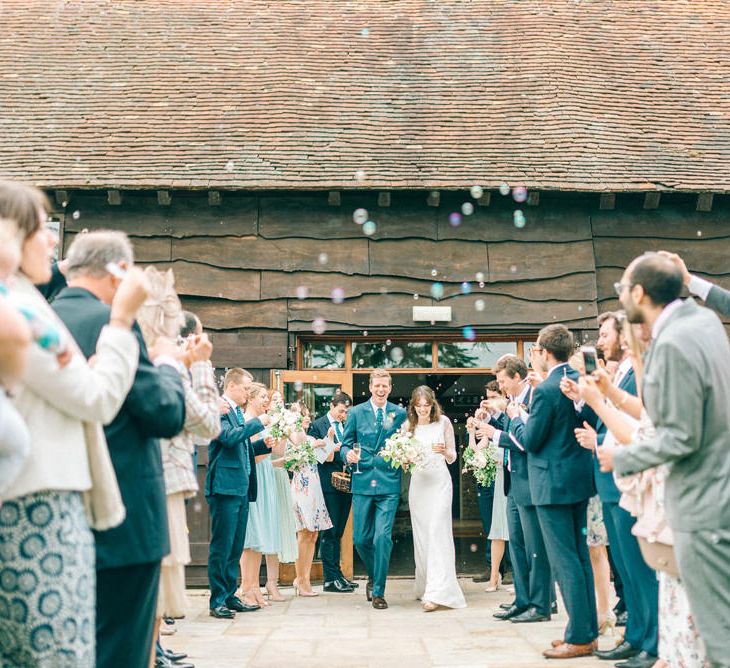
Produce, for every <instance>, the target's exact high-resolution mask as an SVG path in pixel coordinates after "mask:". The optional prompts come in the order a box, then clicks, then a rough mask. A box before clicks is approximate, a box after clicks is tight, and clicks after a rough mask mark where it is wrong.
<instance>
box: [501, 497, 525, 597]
mask: <svg viewBox="0 0 730 668" xmlns="http://www.w3.org/2000/svg"><path fill="white" fill-rule="evenodd" d="M507 528H508V530H509V556H510V560H511V561H512V578H513V580H514V584H515V603H514V604H515V606H516V607H518V608H519V609H520V610H525V609H527V607H528V606H529V604H530V567H529V566H528V561H527V551H526V550H525V536H524V533H523V532H522V523H521V522H520V511H519V510H518V509H517V504H516V503H515V500H514V499H513V498H512V497H511V496H508V497H507Z"/></svg>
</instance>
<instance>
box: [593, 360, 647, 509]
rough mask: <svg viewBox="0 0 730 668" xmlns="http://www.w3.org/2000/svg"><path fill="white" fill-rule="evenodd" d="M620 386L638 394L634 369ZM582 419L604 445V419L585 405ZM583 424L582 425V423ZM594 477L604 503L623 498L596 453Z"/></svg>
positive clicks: (610, 474)
mask: <svg viewBox="0 0 730 668" xmlns="http://www.w3.org/2000/svg"><path fill="white" fill-rule="evenodd" d="M619 388H620V389H622V390H624V391H625V392H628V393H629V394H633V395H634V396H636V394H637V390H636V376H635V375H634V370H633V368H632V369H629V371H628V372H627V373H626V375H625V376H624V377H623V378H622V379H621V382H620V383H619ZM579 415H580V419H581V420H585V421H586V422H587V423H588V424H589V425H591V427H593V428H594V429H595V430H596V438H597V441H598V446H599V447H600V446H601V445H603V441H604V439H605V438H606V432H607V431H608V430H607V429H606V425H605V424H603V420H601V418H599V417H598V415H596V413H595V411H594V410H593V409H592V408H591V407H590V406H587V405H586V406H583V409H582V410H581V412H580V414H579ZM581 426H582V425H581ZM593 477H594V480H595V483H596V491H597V492H598V496H600V497H601V501H602V502H603V503H618V502H619V499H620V498H621V492H619V490H618V487H616V482H615V481H614V479H613V472H609V473H603V472H602V471H601V465H600V464H599V462H598V457H597V456H596V454H595V453H594V456H593Z"/></svg>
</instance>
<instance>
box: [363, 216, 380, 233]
mask: <svg viewBox="0 0 730 668" xmlns="http://www.w3.org/2000/svg"><path fill="white" fill-rule="evenodd" d="M377 229H378V226H377V225H376V224H375V223H374V222H373V221H372V220H368V221H367V222H366V223H365V224H364V225H363V226H362V233H363V234H364V235H366V236H368V237H372V236H373V234H375V232H376V230H377Z"/></svg>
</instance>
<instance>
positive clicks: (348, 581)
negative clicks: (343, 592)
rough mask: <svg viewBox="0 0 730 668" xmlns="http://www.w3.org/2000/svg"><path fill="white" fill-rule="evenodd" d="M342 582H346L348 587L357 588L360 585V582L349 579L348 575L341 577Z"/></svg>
mask: <svg viewBox="0 0 730 668" xmlns="http://www.w3.org/2000/svg"><path fill="white" fill-rule="evenodd" d="M340 582H342V584H346V585H347V586H348V587H352V588H353V589H357V588H358V587H359V586H360V583H359V582H355V581H354V580H348V579H347V578H346V577H341V578H340Z"/></svg>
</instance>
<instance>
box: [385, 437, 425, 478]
mask: <svg viewBox="0 0 730 668" xmlns="http://www.w3.org/2000/svg"><path fill="white" fill-rule="evenodd" d="M378 454H379V455H380V456H381V457H382V458H383V459H384V460H385V461H386V462H388V463H389V464H390V465H391V466H392V467H393V468H394V469H403V470H404V471H405V472H406V473H411V472H412V471H413V469H414V468H416V466H418V465H419V464H422V463H423V460H424V459H425V452H424V450H423V448H422V447H421V444H420V443H419V442H418V441H417V440H416V439H415V438H413V434H411V432H409V431H397V432H396V433H395V434H393V435H392V436H391V437H390V438H387V439H386V440H385V447H384V448H383V449H382V450H381V451H380V452H379V453H378Z"/></svg>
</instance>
